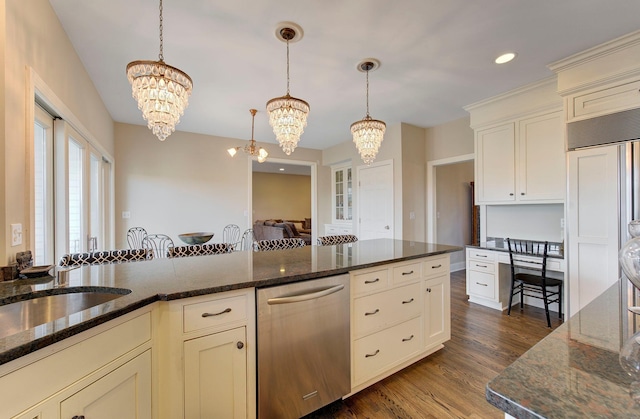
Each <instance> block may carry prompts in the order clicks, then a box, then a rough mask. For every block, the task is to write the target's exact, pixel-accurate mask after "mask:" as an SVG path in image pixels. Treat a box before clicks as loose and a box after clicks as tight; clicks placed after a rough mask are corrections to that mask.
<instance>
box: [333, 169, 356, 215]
mask: <svg viewBox="0 0 640 419" xmlns="http://www.w3.org/2000/svg"><path fill="white" fill-rule="evenodd" d="M351 172H352V170H351V167H346V166H342V167H334V168H332V169H331V176H332V179H333V182H332V197H333V200H332V201H333V202H332V204H333V222H334V223H349V224H351V222H352V220H353V180H352V179H353V178H352V176H351Z"/></svg>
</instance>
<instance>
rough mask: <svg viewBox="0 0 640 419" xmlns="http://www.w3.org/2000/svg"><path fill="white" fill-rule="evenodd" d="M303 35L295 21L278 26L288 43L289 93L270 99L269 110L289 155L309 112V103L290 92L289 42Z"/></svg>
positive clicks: (277, 29) (278, 135) (281, 37)
mask: <svg viewBox="0 0 640 419" xmlns="http://www.w3.org/2000/svg"><path fill="white" fill-rule="evenodd" d="M302 35H303V33H302V28H301V27H300V26H298V25H296V24H295V23H291V22H284V23H281V24H280V25H278V28H276V37H277V38H278V39H279V40H281V41H283V42H286V43H287V94H286V95H284V96H281V97H276V98H273V99H271V100H270V101H268V102H267V112H269V124H270V125H271V127H272V128H273V133H274V134H275V135H276V139H277V140H278V143H279V144H280V147H282V150H283V151H284V152H285V154H286V155H287V156H288V155H290V154H291V153H292V152H293V150H295V148H296V146H297V145H298V141H300V135H302V133H303V132H304V127H306V126H307V115H308V114H309V104H308V103H307V102H305V101H304V100H302V99H297V98H295V97H292V96H291V95H290V94H289V43H290V42H297V41H299V40H300V39H302Z"/></svg>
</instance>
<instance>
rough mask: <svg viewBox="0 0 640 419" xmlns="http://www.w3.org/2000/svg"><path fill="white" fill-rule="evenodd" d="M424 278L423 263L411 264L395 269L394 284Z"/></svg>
mask: <svg viewBox="0 0 640 419" xmlns="http://www.w3.org/2000/svg"><path fill="white" fill-rule="evenodd" d="M421 277H422V262H415V263H409V264H407V265H402V266H396V267H394V268H393V283H394V284H397V283H399V282H406V281H411V280H413V279H420V278H421Z"/></svg>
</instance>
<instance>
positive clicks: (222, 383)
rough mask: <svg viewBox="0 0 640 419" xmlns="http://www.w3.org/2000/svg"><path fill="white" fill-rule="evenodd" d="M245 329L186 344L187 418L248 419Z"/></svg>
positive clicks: (185, 408) (185, 409)
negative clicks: (246, 418)
mask: <svg viewBox="0 0 640 419" xmlns="http://www.w3.org/2000/svg"><path fill="white" fill-rule="evenodd" d="M245 342H246V330H245V328H244V327H238V328H236V329H232V330H228V331H225V332H220V333H215V334H213V335H208V336H203V337H200V338H197V339H192V340H188V341H186V342H185V343H184V379H185V384H184V397H185V400H184V415H185V417H186V418H245V417H247V410H246V409H247V400H246V394H247V379H246V374H247V365H246V362H247V356H246V349H245V348H246V345H245Z"/></svg>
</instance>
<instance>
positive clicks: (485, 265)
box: [469, 260, 495, 274]
mask: <svg viewBox="0 0 640 419" xmlns="http://www.w3.org/2000/svg"><path fill="white" fill-rule="evenodd" d="M469 270H473V271H479V272H487V273H490V274H493V273H495V265H494V264H493V262H478V261H475V260H470V261H469Z"/></svg>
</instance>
